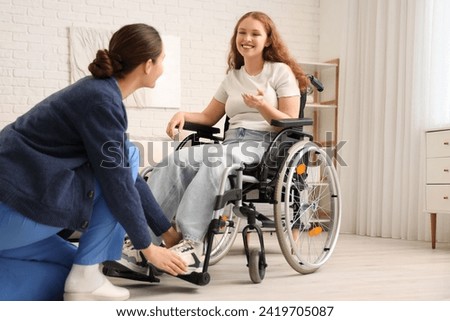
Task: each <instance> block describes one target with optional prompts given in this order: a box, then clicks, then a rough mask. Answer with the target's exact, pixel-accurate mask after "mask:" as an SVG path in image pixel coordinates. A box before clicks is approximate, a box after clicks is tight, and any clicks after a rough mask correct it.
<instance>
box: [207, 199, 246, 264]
mask: <svg viewBox="0 0 450 321" xmlns="http://www.w3.org/2000/svg"><path fill="white" fill-rule="evenodd" d="M222 219H223V220H225V221H232V222H233V224H232V225H231V226H230V225H226V226H224V227H222V228H220V230H219V232H218V233H217V234H215V235H214V240H213V244H212V250H211V255H210V259H209V265H214V264H216V263H217V262H219V261H220V260H222V259H223V258H224V257H225V256H226V255H227V253H228V252H229V251H230V249H231V246H232V245H233V243H234V240H235V239H236V236H237V234H238V232H239V224H240V221H241V219H240V218H239V217H238V216H237V215H236V214H234V212H233V204H229V205H227V206H226V207H225V209H224V212H223V214H222Z"/></svg>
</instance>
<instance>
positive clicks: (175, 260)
mask: <svg viewBox="0 0 450 321" xmlns="http://www.w3.org/2000/svg"><path fill="white" fill-rule="evenodd" d="M141 252H142V253H143V254H144V256H145V258H146V259H147V260H148V261H149V262H150V263H151V264H153V265H154V266H155V267H157V268H158V269H160V270H163V271H165V272H167V273H169V274H171V275H173V276H177V275H178V274H181V273H185V272H187V267H186V263H185V262H184V261H183V260H182V259H181V258H180V257H179V256H178V254H176V253H175V252H172V251H170V250H168V249H166V248H164V247H160V246H156V245H154V244H150V246H149V247H147V248H146V249H144V250H141Z"/></svg>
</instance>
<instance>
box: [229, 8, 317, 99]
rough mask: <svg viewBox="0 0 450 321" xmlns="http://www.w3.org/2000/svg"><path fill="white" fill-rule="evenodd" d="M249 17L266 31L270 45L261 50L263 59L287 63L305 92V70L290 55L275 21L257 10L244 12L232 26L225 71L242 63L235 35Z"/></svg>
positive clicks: (307, 80)
mask: <svg viewBox="0 0 450 321" xmlns="http://www.w3.org/2000/svg"><path fill="white" fill-rule="evenodd" d="M248 17H251V18H253V19H256V20H258V21H259V22H261V23H262V24H263V26H264V29H265V31H266V33H267V39H268V43H270V45H269V46H268V47H266V48H264V50H263V59H264V61H271V62H283V63H285V64H286V65H288V66H289V67H290V68H291V70H292V72H293V73H294V75H295V78H296V79H297V80H298V84H299V87H300V91H301V92H306V90H307V88H308V86H309V79H308V78H307V77H306V74H305V72H304V71H303V70H302V68H300V66H299V65H298V63H297V61H296V60H295V59H294V58H293V57H292V56H291V55H290V53H289V50H288V48H287V46H286V45H285V44H284V42H283V40H282V39H281V35H280V33H279V32H278V30H277V28H276V26H275V23H274V22H273V21H272V19H270V17H269V16H268V15H266V14H265V13H263V12H259V11H250V12H247V13H246V14H244V15H243V16H242V17H241V18H240V19H239V21H238V22H237V23H236V26H235V27H234V32H233V36H232V37H231V40H230V46H231V48H230V53H229V54H228V69H227V72H228V71H230V70H231V69H239V68H241V67H242V66H243V65H244V57H242V55H241V54H240V53H239V51H238V49H237V46H236V37H237V33H238V28H239V25H240V24H241V22H242V21H243V20H244V19H246V18H248Z"/></svg>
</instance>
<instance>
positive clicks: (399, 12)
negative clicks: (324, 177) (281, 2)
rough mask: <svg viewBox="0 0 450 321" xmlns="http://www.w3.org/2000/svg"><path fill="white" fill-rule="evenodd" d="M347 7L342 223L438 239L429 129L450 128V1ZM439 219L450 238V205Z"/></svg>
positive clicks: (369, 231) (368, 0)
mask: <svg viewBox="0 0 450 321" xmlns="http://www.w3.org/2000/svg"><path fill="white" fill-rule="evenodd" d="M347 14H348V22H347V30H346V32H345V44H346V45H345V49H344V50H343V52H342V55H341V75H340V84H341V86H340V109H339V113H340V128H341V135H340V137H339V138H340V140H342V141H346V142H347V143H346V144H345V145H344V147H343V148H342V149H341V150H340V151H339V152H340V155H341V157H342V159H343V160H344V162H345V164H341V166H340V168H339V170H340V177H341V185H342V186H341V187H342V196H343V222H342V223H343V224H342V231H343V232H350V233H356V234H359V235H368V236H381V237H392V238H401V239H408V240H429V239H430V221H429V215H428V213H426V212H425V210H424V209H425V203H424V194H425V193H424V191H425V130H426V129H428V128H434V127H440V126H446V127H449V128H450V98H449V95H450V94H449V93H450V1H448V0H394V1H392V0H348V13H347ZM438 225H439V228H438V232H437V234H438V241H449V240H450V215H439V214H438Z"/></svg>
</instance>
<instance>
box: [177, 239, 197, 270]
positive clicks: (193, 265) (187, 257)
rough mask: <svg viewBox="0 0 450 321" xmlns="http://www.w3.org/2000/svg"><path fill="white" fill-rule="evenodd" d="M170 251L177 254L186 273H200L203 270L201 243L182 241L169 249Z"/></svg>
mask: <svg viewBox="0 0 450 321" xmlns="http://www.w3.org/2000/svg"><path fill="white" fill-rule="evenodd" d="M170 250H171V251H173V252H175V253H177V254H178V255H179V256H180V257H181V258H182V259H183V261H184V262H186V265H187V272H186V273H184V274H191V273H192V272H201V271H202V270H203V260H204V258H203V256H202V252H203V243H200V242H195V241H192V240H182V241H181V242H180V243H178V244H177V245H175V246H172V247H171V248H170Z"/></svg>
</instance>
